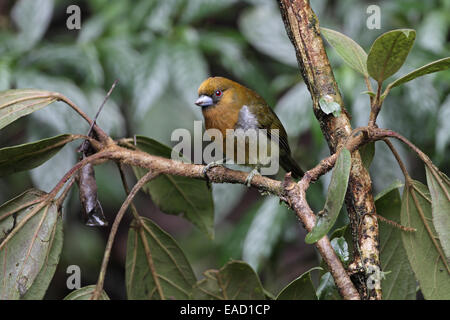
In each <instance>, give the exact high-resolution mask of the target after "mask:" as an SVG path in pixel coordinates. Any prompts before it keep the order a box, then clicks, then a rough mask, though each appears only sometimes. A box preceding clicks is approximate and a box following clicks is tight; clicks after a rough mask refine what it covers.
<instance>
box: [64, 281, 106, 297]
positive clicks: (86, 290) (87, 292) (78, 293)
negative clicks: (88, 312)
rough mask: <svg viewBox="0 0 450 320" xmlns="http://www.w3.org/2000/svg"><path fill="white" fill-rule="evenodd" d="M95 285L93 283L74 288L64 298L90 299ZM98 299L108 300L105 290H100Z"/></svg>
mask: <svg viewBox="0 0 450 320" xmlns="http://www.w3.org/2000/svg"><path fill="white" fill-rule="evenodd" d="M95 287H96V285H94V284H93V285H90V286H86V287H83V288H80V289H77V290H74V291H72V292H71V293H69V294H68V295H67V296H65V297H64V300H91V297H92V295H93V294H94V290H95ZM99 300H109V297H108V295H107V294H106V292H105V291H103V290H102V293H101V294H100V297H99Z"/></svg>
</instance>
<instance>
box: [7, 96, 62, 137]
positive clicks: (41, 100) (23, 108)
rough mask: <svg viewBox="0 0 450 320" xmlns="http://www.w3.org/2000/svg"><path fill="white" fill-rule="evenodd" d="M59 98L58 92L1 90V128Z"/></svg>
mask: <svg viewBox="0 0 450 320" xmlns="http://www.w3.org/2000/svg"><path fill="white" fill-rule="evenodd" d="M56 100H57V96H56V93H54V92H49V91H44V90H34V89H12V90H7V91H3V92H0V129H2V128H4V127H6V126H7V125H8V124H10V123H11V122H14V121H15V120H17V119H19V118H21V117H23V116H26V115H27V114H30V113H32V112H34V111H36V110H39V109H42V108H44V107H45V106H47V105H49V104H50V103H52V102H55V101H56Z"/></svg>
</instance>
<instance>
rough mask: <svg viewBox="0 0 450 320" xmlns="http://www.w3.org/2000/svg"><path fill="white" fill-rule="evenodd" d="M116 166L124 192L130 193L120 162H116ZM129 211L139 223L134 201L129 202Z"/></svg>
mask: <svg viewBox="0 0 450 320" xmlns="http://www.w3.org/2000/svg"><path fill="white" fill-rule="evenodd" d="M116 164H117V167H118V169H119V173H120V180H122V186H123V189H124V191H125V194H126V195H127V196H128V195H129V194H130V189H129V188H128V184H127V178H126V176H125V171H124V169H123V165H122V164H121V163H120V162H116ZM130 206H131V212H132V213H133V216H134V218H135V219H136V220H137V222H138V223H141V216H140V215H139V213H138V211H137V209H136V206H135V205H134V202H131V204H130Z"/></svg>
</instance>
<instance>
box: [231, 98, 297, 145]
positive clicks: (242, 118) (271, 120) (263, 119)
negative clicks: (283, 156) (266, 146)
mask: <svg viewBox="0 0 450 320" xmlns="http://www.w3.org/2000/svg"><path fill="white" fill-rule="evenodd" d="M261 109H263V110H261ZM255 111H256V112H255ZM258 111H259V112H258ZM261 111H262V112H261ZM258 118H259V119H258ZM235 128H236V129H244V130H247V129H266V132H267V136H268V137H269V138H270V139H273V138H272V137H276V139H277V140H278V144H279V146H280V149H281V150H282V151H285V152H286V153H287V154H290V153H291V149H290V148H289V144H288V139H287V133H286V130H285V129H284V127H283V125H282V124H281V121H280V120H279V119H278V117H277V115H276V114H275V112H273V110H272V109H271V108H270V107H268V106H264V107H263V106H258V107H256V108H255V107H248V106H246V105H244V106H243V107H242V108H241V110H240V111H239V116H238V121H237V122H236V125H235ZM272 129H277V130H278V134H277V133H276V132H274V131H272Z"/></svg>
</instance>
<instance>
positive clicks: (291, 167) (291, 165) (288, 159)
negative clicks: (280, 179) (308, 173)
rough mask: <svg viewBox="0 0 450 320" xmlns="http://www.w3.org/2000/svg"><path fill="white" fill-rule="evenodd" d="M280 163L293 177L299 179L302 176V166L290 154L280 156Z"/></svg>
mask: <svg viewBox="0 0 450 320" xmlns="http://www.w3.org/2000/svg"><path fill="white" fill-rule="evenodd" d="M280 164H281V166H282V167H283V169H284V170H286V172H291V173H292V177H293V178H294V179H299V178H301V177H302V176H303V174H304V172H303V170H302V168H300V166H299V165H298V164H297V162H295V160H294V159H292V156H291V155H290V154H286V155H284V156H282V157H281V158H280Z"/></svg>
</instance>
